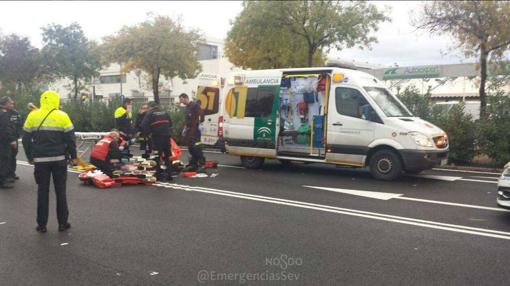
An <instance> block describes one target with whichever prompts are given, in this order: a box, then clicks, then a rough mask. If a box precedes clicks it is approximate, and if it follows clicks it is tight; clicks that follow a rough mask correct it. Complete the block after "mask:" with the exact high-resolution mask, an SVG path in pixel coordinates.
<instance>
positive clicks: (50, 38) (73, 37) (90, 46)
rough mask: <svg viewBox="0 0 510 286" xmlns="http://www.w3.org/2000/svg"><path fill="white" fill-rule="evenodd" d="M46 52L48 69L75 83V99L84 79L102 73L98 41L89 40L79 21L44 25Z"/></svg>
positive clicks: (44, 53) (45, 58) (44, 48)
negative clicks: (100, 70)
mask: <svg viewBox="0 0 510 286" xmlns="http://www.w3.org/2000/svg"><path fill="white" fill-rule="evenodd" d="M42 30H43V43H44V47H43V49H42V54H43V57H44V60H45V61H46V65H47V66H48V67H49V68H50V69H49V70H48V71H49V72H50V73H52V74H53V75H54V76H56V77H59V78H69V79H71V80H72V82H73V87H74V88H73V90H74V99H75V100H76V99H77V98H78V92H79V90H80V86H79V84H80V82H79V81H80V80H90V79H91V78H92V77H94V76H97V75H98V74H99V69H100V68H101V64H100V62H99V57H98V55H97V53H96V46H97V44H96V43H95V42H93V41H89V40H88V39H87V38H86V37H85V34H84V33H83V30H82V28H81V27H80V25H79V24H78V23H72V24H71V25H69V26H66V27H64V26H61V25H57V24H51V25H48V26H45V27H43V28H42Z"/></svg>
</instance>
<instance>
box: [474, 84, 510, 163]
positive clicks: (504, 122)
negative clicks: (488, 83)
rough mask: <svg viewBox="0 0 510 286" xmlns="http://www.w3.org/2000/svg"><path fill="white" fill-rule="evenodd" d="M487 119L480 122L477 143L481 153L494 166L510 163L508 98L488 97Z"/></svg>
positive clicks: (509, 111) (509, 110) (509, 109)
mask: <svg viewBox="0 0 510 286" xmlns="http://www.w3.org/2000/svg"><path fill="white" fill-rule="evenodd" d="M487 111H488V114H489V118H488V119H486V120H483V121H480V123H479V124H480V132H479V141H480V146H481V148H482V151H483V153H485V154H487V155H488V156H489V157H491V159H492V160H494V162H496V164H498V165H499V166H503V165H504V164H506V163H507V162H509V161H510V132H509V131H508V124H509V122H510V97H509V96H508V95H507V96H505V95H501V94H500V95H495V96H489V97H488V105H487Z"/></svg>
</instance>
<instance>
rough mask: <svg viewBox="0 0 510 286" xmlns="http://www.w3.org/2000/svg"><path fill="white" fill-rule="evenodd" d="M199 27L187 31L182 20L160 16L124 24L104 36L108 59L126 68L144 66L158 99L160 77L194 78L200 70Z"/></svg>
mask: <svg viewBox="0 0 510 286" xmlns="http://www.w3.org/2000/svg"><path fill="white" fill-rule="evenodd" d="M201 42H203V41H202V39H201V36H200V34H199V33H198V31H195V30H192V31H185V29H184V27H183V26H182V25H181V23H180V21H173V20H172V19H170V18H169V17H164V16H157V17H155V18H154V19H149V20H147V21H145V22H143V23H141V24H138V25H135V26H131V27H124V28H122V29H121V30H120V31H119V32H117V34H116V35H114V36H109V37H106V38H105V39H104V44H103V46H102V51H103V53H104V55H105V62H110V63H111V62H116V63H122V66H123V68H122V69H123V71H125V72H128V71H132V70H135V71H136V70H137V69H140V70H143V71H144V72H146V73H147V74H149V75H150V78H151V83H152V91H153V93H154V100H155V101H156V102H158V103H159V79H160V76H161V75H163V76H165V77H167V78H173V77H176V76H178V77H180V78H181V79H186V78H193V77H195V76H196V75H197V74H198V72H200V70H201V66H200V63H199V62H198V59H197V53H198V47H199V44H200V43H201Z"/></svg>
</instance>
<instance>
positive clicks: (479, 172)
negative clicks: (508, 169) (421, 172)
mask: <svg viewBox="0 0 510 286" xmlns="http://www.w3.org/2000/svg"><path fill="white" fill-rule="evenodd" d="M432 170H435V171H448V172H458V173H472V174H489V175H501V173H494V172H484V171H468V170H455V169H444V168H432Z"/></svg>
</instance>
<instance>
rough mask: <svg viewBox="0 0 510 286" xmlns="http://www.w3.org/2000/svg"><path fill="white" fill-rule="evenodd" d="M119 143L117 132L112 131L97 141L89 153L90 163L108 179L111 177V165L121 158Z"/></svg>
mask: <svg viewBox="0 0 510 286" xmlns="http://www.w3.org/2000/svg"><path fill="white" fill-rule="evenodd" d="M120 141H121V138H120V134H119V132H117V131H116V130H113V131H111V132H110V133H109V134H107V135H105V136H104V137H103V139H101V140H99V142H97V143H96V145H95V146H94V148H93V149H92V152H91V153H90V163H91V164H92V165H94V166H96V167H97V168H98V169H99V170H101V171H103V173H105V174H106V175H108V176H110V177H111V176H112V175H113V168H112V166H113V163H115V161H117V162H119V161H120V158H121V153H120V149H119V146H120Z"/></svg>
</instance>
